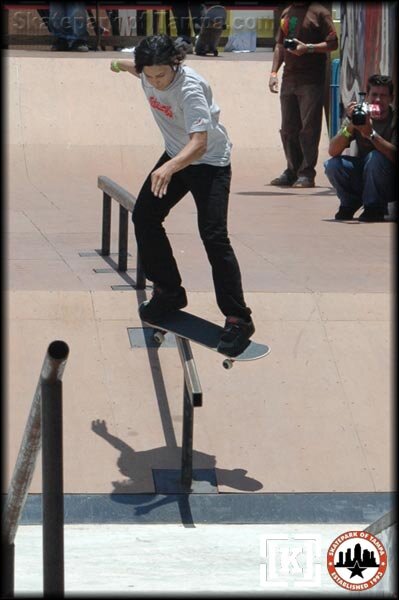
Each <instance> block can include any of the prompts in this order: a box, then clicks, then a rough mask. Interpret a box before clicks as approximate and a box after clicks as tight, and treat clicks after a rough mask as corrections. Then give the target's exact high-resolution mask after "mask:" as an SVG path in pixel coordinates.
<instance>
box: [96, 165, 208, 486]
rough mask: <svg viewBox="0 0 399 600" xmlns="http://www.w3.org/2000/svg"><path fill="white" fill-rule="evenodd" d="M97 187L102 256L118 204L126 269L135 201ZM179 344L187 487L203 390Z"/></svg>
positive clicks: (139, 283)
mask: <svg viewBox="0 0 399 600" xmlns="http://www.w3.org/2000/svg"><path fill="white" fill-rule="evenodd" d="M97 187H98V188H99V189H100V190H102V192H103V218H102V242H101V255H102V256H109V255H110V251H111V212H112V200H116V202H118V203H119V256H118V271H126V270H127V258H128V225H129V221H128V219H129V212H130V213H132V212H133V210H134V207H135V203H136V198H135V197H134V196H133V195H132V194H130V193H129V192H128V191H127V190H125V189H124V188H123V187H121V186H120V185H119V184H117V183H116V182H115V181H112V179H109V177H106V176H105V175H99V177H98V180H97ZM136 267H137V270H136V286H135V287H136V289H140V290H143V289H145V287H146V277H145V273H144V270H143V267H142V264H141V261H140V256H139V252H138V251H137V264H136ZM176 345H177V347H178V350H179V355H180V359H181V363H182V367H183V373H184V398H183V440H182V474H181V482H182V484H183V485H184V487H185V488H187V489H188V488H190V486H191V483H192V470H193V466H192V462H193V426H194V406H201V404H202V391H201V384H200V381H199V378H198V373H197V369H196V366H195V362H194V358H193V355H192V352H191V347H190V343H189V341H188V340H185V339H183V338H180V337H179V336H176Z"/></svg>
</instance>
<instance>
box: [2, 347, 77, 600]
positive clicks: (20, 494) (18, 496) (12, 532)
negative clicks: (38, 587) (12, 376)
mask: <svg viewBox="0 0 399 600" xmlns="http://www.w3.org/2000/svg"><path fill="white" fill-rule="evenodd" d="M68 354H69V348H68V345H67V344H66V343H65V342H63V341H61V340H55V341H54V342H51V344H50V345H49V347H48V348H47V353H46V355H45V357H44V361H43V366H42V370H41V372H40V377H39V381H38V384H37V387H36V391H35V395H34V396H33V400H32V405H31V409H30V412H29V416H28V420H27V422H26V425H25V430H24V434H23V437H22V441H21V446H20V448H19V452H18V457H17V460H16V463H15V467H14V471H13V474H12V478H11V482H10V485H9V489H8V493H7V497H6V500H5V505H4V507H3V514H2V541H3V547H4V548H5V553H6V565H7V566H6V574H5V575H3V574H2V577H1V578H0V580H1V584H2V590H3V589H4V587H5V588H8V590H9V593H8V594H7V596H6V597H12V594H13V593H14V541H15V536H16V533H17V529H18V524H19V520H20V518H21V515H22V512H23V509H24V506H25V502H26V498H27V496H28V491H29V486H30V483H31V481H32V477H33V472H34V469H35V464H36V457H37V455H38V453H39V450H40V446H41V443H42V424H41V408H42V384H43V382H44V381H46V382H48V383H53V382H54V381H57V380H59V381H60V380H61V378H62V375H63V372H64V369H65V365H66V361H67V358H68ZM5 579H6V581H4V580H5Z"/></svg>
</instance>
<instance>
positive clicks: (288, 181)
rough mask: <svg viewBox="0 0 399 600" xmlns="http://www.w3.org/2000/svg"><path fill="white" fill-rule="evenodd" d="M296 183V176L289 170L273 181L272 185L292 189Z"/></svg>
mask: <svg viewBox="0 0 399 600" xmlns="http://www.w3.org/2000/svg"><path fill="white" fill-rule="evenodd" d="M295 181H296V175H295V173H293V172H292V171H290V170H289V169H286V170H285V171H284V173H281V175H279V176H278V177H276V178H275V179H272V180H271V182H270V185H280V186H281V187H291V186H292V185H293V184H294V183H295Z"/></svg>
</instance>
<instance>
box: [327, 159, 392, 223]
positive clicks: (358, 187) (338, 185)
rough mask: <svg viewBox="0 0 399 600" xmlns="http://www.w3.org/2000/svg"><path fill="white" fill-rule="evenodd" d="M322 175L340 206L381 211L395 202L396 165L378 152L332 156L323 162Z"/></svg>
mask: <svg viewBox="0 0 399 600" xmlns="http://www.w3.org/2000/svg"><path fill="white" fill-rule="evenodd" d="M324 167H325V172H326V175H327V177H328V179H329V180H330V182H331V184H332V186H333V187H334V188H335V190H336V192H337V196H338V198H339V199H340V201H341V206H344V207H345V208H352V209H353V210H357V209H358V208H359V207H360V206H362V205H363V206H364V208H381V209H383V210H384V212H385V214H388V202H393V201H394V200H395V199H396V194H395V185H394V183H395V164H394V163H393V162H391V161H390V160H388V158H387V157H386V156H384V155H383V154H382V153H381V152H378V150H372V151H371V152H369V153H368V154H367V155H366V156H365V157H363V158H361V157H360V156H345V155H340V156H334V158H330V159H329V160H327V161H326V162H325V163H324Z"/></svg>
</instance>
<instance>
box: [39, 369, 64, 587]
mask: <svg viewBox="0 0 399 600" xmlns="http://www.w3.org/2000/svg"><path fill="white" fill-rule="evenodd" d="M42 485H43V593H44V597H45V598H46V597H47V598H50V597H54V598H55V597H63V596H64V482H63V444H62V382H61V381H55V382H52V383H50V382H43V383H42Z"/></svg>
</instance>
